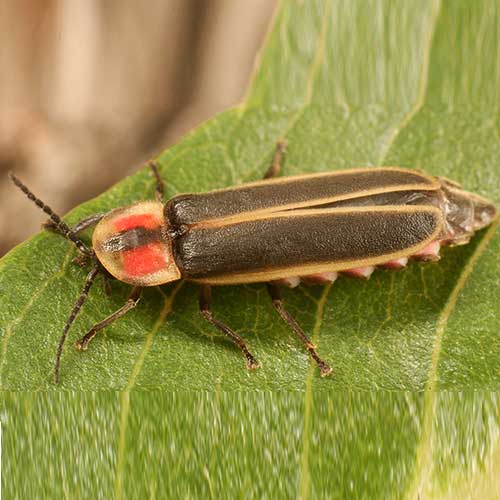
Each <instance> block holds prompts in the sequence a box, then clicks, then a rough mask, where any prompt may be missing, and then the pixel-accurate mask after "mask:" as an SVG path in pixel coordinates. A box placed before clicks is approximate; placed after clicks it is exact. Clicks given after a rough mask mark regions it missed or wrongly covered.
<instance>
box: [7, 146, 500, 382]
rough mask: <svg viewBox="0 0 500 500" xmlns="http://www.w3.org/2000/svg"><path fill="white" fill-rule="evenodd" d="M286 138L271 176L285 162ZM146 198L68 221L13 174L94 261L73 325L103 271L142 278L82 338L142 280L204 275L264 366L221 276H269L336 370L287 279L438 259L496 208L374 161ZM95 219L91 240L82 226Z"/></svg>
mask: <svg viewBox="0 0 500 500" xmlns="http://www.w3.org/2000/svg"><path fill="white" fill-rule="evenodd" d="M282 147H283V146H282V144H279V145H278V149H277V151H276V154H275V157H274V160H273V164H272V166H271V168H270V170H269V172H268V175H267V176H266V177H271V176H272V174H275V173H277V171H278V170H279V163H280V159H281V154H282ZM151 166H152V168H153V172H154V174H155V176H156V178H157V195H158V199H157V201H145V202H139V203H136V204H134V205H131V206H128V207H124V208H117V209H115V210H113V211H111V212H110V213H108V214H105V215H102V214H97V215H96V216H93V217H91V218H89V219H86V220H85V221H82V222H81V223H80V224H77V226H75V228H73V229H70V228H68V226H66V225H65V224H64V222H62V221H61V220H60V219H59V217H57V216H56V215H55V214H54V213H53V212H52V210H51V209H50V208H49V207H47V206H46V205H45V204H43V203H42V202H41V201H40V200H38V199H37V198H35V197H34V195H32V194H31V192H30V191H29V190H28V189H27V188H26V187H25V186H24V185H23V184H22V183H21V182H20V181H19V180H17V179H16V178H15V177H13V176H12V177H13V180H14V182H15V183H16V184H17V185H18V186H19V187H20V188H21V189H22V190H23V191H24V192H25V193H26V194H27V195H28V197H30V198H31V199H33V200H34V201H35V202H36V203H37V204H38V205H39V206H40V207H41V208H42V209H43V210H44V211H45V212H46V213H47V214H48V215H49V216H50V217H51V221H52V223H51V226H52V227H53V228H55V229H57V230H58V231H59V232H61V233H63V234H64V235H65V236H67V237H68V238H69V239H71V240H72V241H73V242H74V243H75V244H76V245H77V247H78V249H79V250H80V252H81V253H82V254H83V255H85V256H86V257H87V259H90V260H91V261H92V262H93V269H92V271H91V272H90V274H89V276H88V278H87V282H86V284H85V287H84V290H83V292H82V294H81V296H80V297H79V299H78V301H77V303H76V304H75V307H74V308H73V311H72V313H71V315H70V318H69V319H68V321H67V323H66V325H65V328H64V331H63V336H62V338H61V341H60V344H59V349H58V356H57V361H56V370H55V373H56V381H57V379H58V372H59V359H60V355H61V351H62V345H63V342H64V340H65V338H66V334H67V332H68V330H69V327H70V326H71V324H72V322H73V320H74V318H75V317H76V315H77V314H78V311H79V309H80V308H81V306H82V304H83V302H84V300H85V298H86V296H87V294H88V291H89V289H90V286H91V284H92V282H93V281H94V279H95V277H96V276H97V274H99V273H104V274H107V273H109V274H110V275H111V276H113V277H115V278H116V279H118V280H120V281H124V282H126V283H130V284H131V285H133V286H134V288H133V290H132V293H131V296H130V298H129V300H128V301H127V303H126V304H125V305H124V306H123V307H122V308H120V309H119V310H118V311H116V312H115V313H113V314H112V315H111V316H109V317H108V318H106V319H105V320H103V321H101V322H100V323H98V324H97V325H95V326H94V327H93V328H92V329H91V330H90V331H89V332H88V333H87V334H86V335H85V336H84V337H83V338H82V339H80V340H79V341H78V342H77V347H78V348H79V349H86V348H87V346H88V343H89V342H90V340H92V338H93V337H94V336H95V335H96V333H97V332H98V331H99V330H101V329H102V328H104V327H105V326H107V325H109V324H110V323H111V322H113V321H115V320H116V319H118V318H119V317H121V316H122V315H123V314H125V313H126V312H127V311H129V310H130V309H132V308H133V307H134V306H135V305H136V304H137V302H138V300H139V297H140V289H141V288H142V287H146V286H155V285H161V284H164V283H168V282H172V281H175V280H179V279H187V280H190V281H194V282H197V283H199V284H200V285H201V293H200V310H201V314H202V315H203V317H204V318H205V319H206V320H207V321H209V322H210V323H211V324H212V325H213V326H215V327H216V328H217V329H219V330H220V331H221V332H223V333H224V334H225V335H227V336H229V337H230V338H231V339H232V340H233V341H234V342H235V343H236V344H237V345H238V347H239V348H240V349H241V350H242V352H243V354H244V355H245V357H246V359H247V366H248V368H255V367H257V366H258V363H257V362H256V360H255V358H254V357H253V355H252V354H251V353H250V352H249V350H248V348H247V347H246V344H245V343H244V341H243V339H242V338H241V337H239V336H238V335H237V334H236V333H235V332H233V331H232V330H231V329H230V328H229V327H228V326H226V325H225V324H224V323H222V322H221V321H219V320H218V319H215V318H214V317H213V315H212V312H211V309H210V303H211V291H210V287H211V286H212V285H230V284H241V283H254V282H266V283H268V289H269V292H270V295H271V298H272V302H273V305H274V307H275V308H276V310H277V311H278V313H279V314H280V316H281V317H282V318H283V319H284V320H285V321H286V322H287V323H288V324H289V325H290V326H291V328H292V329H293V330H294V332H295V333H296V334H297V335H298V336H299V338H300V340H301V341H302V342H303V343H304V345H305V347H306V348H307V349H308V351H309V353H310V354H311V356H312V357H313V359H314V360H315V361H316V362H317V364H318V366H319V368H320V371H321V374H322V375H323V376H325V375H328V374H330V372H331V368H330V367H329V365H328V364H327V363H326V362H325V361H323V360H322V359H321V358H320V357H319V356H318V354H317V353H316V351H315V349H314V346H313V345H312V344H311V342H310V341H309V339H308V338H307V336H306V334H305V333H304V332H303V331H302V329H301V328H300V326H299V325H298V324H297V322H296V321H295V320H294V319H293V318H292V317H291V316H290V314H289V313H288V312H287V311H286V309H285V308H284V306H283V303H282V299H281V293H280V285H286V286H296V285H297V284H299V282H300V281H304V282H306V283H326V282H333V281H335V279H336V278H337V277H338V274H339V273H345V274H348V275H351V276H356V277H361V278H367V277H369V275H370V274H371V272H372V271H373V270H374V269H375V267H376V266H379V267H387V268H402V267H404V266H405V265H406V264H407V262H408V259H409V258H412V259H415V260H422V261H432V260H437V259H439V249H440V245H443V244H447V245H456V244H464V243H466V242H468V241H469V239H470V237H471V236H472V234H473V233H474V231H476V230H478V229H481V228H483V227H485V226H486V225H488V224H489V223H490V222H491V221H492V220H493V219H494V218H495V216H496V210H495V207H494V205H493V204H492V203H490V202H489V201H488V200H486V199H484V198H481V197H479V196H477V195H474V194H472V193H469V192H467V191H465V190H463V189H462V188H461V187H460V186H459V185H458V184H456V183H454V182H452V181H449V180H447V179H444V178H438V177H433V176H430V175H427V174H424V173H421V172H418V171H415V170H409V169H404V168H395V167H377V168H364V169H353V170H344V171H334V172H329V173H322V174H313V175H302V176H296V177H283V178H273V179H270V178H265V179H264V180H262V181H259V182H254V183H251V184H245V185H242V186H237V187H232V188H228V189H222V190H217V191H211V192H208V193H198V194H181V195H178V196H175V197H174V198H172V199H170V200H168V201H167V202H166V203H165V204H164V203H163V201H162V200H161V198H162V193H163V184H162V182H161V180H160V177H159V174H158V170H157V169H156V167H155V165H154V164H152V165H151ZM96 222H97V226H96V228H95V230H94V233H93V237H92V247H93V248H92V250H91V249H89V248H88V247H86V246H85V244H84V243H83V242H82V241H81V240H79V239H78V238H77V236H76V235H77V233H78V232H79V231H81V230H82V229H85V228H86V227H88V226H89V225H91V224H94V223H96Z"/></svg>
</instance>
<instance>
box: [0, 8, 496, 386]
mask: <svg viewBox="0 0 500 500" xmlns="http://www.w3.org/2000/svg"><path fill="white" fill-rule="evenodd" d="M498 9H499V7H498V3H495V2H484V3H483V4H482V7H481V8H476V6H475V3H473V2H468V1H460V2H458V1H457V2H444V3H441V2H438V1H427V2H424V1H421V2H390V1H386V2H380V1H359V2H321V1H319V0H318V1H308V2H299V1H297V2H294V1H290V2H283V4H282V5H281V7H280V9H279V12H278V14H277V16H276V19H275V21H274V26H273V29H272V30H271V32H270V34H269V36H268V39H267V41H266V44H265V48H264V50H263V52H262V56H261V61H260V64H259V67H258V70H257V72H256V74H255V76H254V79H253V83H252V85H251V87H250V89H249V91H248V94H247V97H246V98H245V100H244V101H243V103H242V104H241V105H240V106H239V107H237V108H235V109H232V110H229V111H227V112H225V113H222V114H221V115H219V116H217V117H215V118H214V119H212V120H210V121H208V122H206V123H205V124H203V125H202V126H200V127H199V128H198V129H196V130H195V131H193V132H192V133H191V134H189V135H188V136H187V137H185V138H184V139H183V140H182V141H181V142H180V143H179V144H177V145H176V146H174V147H173V148H171V149H169V150H167V151H165V152H164V153H162V154H161V155H160V156H159V158H158V161H159V164H160V167H161V173H162V176H163V177H164V178H165V180H166V182H167V194H168V196H169V197H171V196H173V195H174V194H176V193H180V192H189V191H204V190H209V189H214V188H221V187H225V186H230V185H234V184H240V183H242V182H246V181H252V180H257V179H259V178H261V177H262V175H263V174H264V172H265V171H266V169H267V166H268V164H269V162H270V160H271V157H272V153H273V149H274V146H275V143H276V141H277V140H279V139H282V138H284V139H285V140H286V141H287V143H288V152H287V157H286V161H285V164H284V167H283V171H282V175H292V174H298V173H304V172H319V171H329V170H332V169H342V168H346V167H353V166H371V165H400V166H406V167H412V168H418V169H422V170H425V171H427V172H429V173H431V174H434V175H443V176H446V177H449V178H451V179H453V180H456V181H458V182H459V183H461V184H462V185H463V186H464V187H466V188H467V189H468V190H471V191H474V192H477V193H479V194H482V195H484V196H487V197H489V198H490V199H492V200H493V201H495V202H496V203H497V204H498V203H499V202H500V166H499V165H500V141H499V138H500V132H499V130H500V120H499V114H498V104H499V97H500V90H499V89H500V77H499V75H500V64H499V60H500V56H499V53H500V49H499V43H500V36H499V25H500V21H499V12H498ZM153 194H154V182H153V178H152V176H151V175H150V172H149V171H148V169H146V168H143V169H140V170H139V171H138V172H137V174H135V175H133V176H132V177H129V178H127V179H124V180H123V181H122V182H120V183H119V184H117V185H116V186H114V187H113V188H112V189H110V190H109V191H107V192H106V193H104V194H103V195H101V196H99V197H98V198H96V199H94V200H91V201H89V202H88V203H85V204H83V205H81V206H79V207H77V208H76V209H75V210H73V211H72V212H71V213H70V214H68V216H67V217H66V220H67V221H68V223H70V224H73V223H75V222H76V221H78V220H80V219H81V218H82V217H84V216H87V215H90V214H93V213H96V212H102V211H107V210H110V209H112V208H115V207H118V206H121V205H126V204H129V203H133V202H135V201H139V200H144V199H149V198H152V197H153ZM47 201H49V202H50V200H47ZM26 209H27V210H28V209H31V207H29V206H28V205H27V208H26ZM33 210H35V208H33ZM74 256H75V251H74V249H73V248H72V247H71V246H70V245H69V244H68V243H67V242H66V241H65V240H63V239H62V238H60V237H58V236H57V235H55V234H51V233H49V232H47V231H44V232H42V233H40V234H38V235H37V236H35V237H34V238H32V239H31V240H29V241H27V242H25V243H24V244H22V245H20V246H19V247H17V248H16V249H14V250H13V251H12V252H10V253H9V254H8V255H7V256H5V257H4V258H3V259H2V261H1V262H0V335H1V340H0V356H1V359H0V387H1V388H2V389H14V390H27V389H30V390H31V389H54V385H53V384H52V369H53V364H54V357H55V351H56V346H57V342H58V339H59V336H60V334H61V331H62V328H63V325H64V323H65V321H66V318H67V317H68V315H69V312H70V310H71V308H72V305H73V303H74V301H75V299H76V297H77V296H78V294H79V291H80V289H81V287H82V285H83V280H84V278H85V276H86V271H85V270H83V269H81V268H78V267H77V266H74V265H72V263H71V261H72V258H73V257H74ZM499 276H500V236H499V233H498V231H497V225H496V224H494V225H493V226H491V227H490V228H489V229H487V230H485V231H482V232H481V233H479V234H478V235H477V236H476V237H475V238H474V239H473V241H472V243H471V244H469V245H467V246H464V247H460V248H454V249H447V250H445V251H444V252H443V259H442V260H441V261H440V262H439V263H436V264H430V265H426V266H421V265H417V264H412V265H410V266H409V269H408V270H406V271H404V272H400V273H394V272H383V271H378V272H376V273H375V274H374V275H373V276H372V278H371V279H370V280H369V281H368V282H359V281H355V280H350V279H347V278H343V279H340V280H339V281H338V282H336V283H335V284H334V286H332V287H311V288H307V287H300V288H299V289H296V290H291V291H287V292H285V299H286V304H287V307H288V308H289V310H290V312H291V313H292V314H293V315H295V317H296V318H297V320H298V322H299V323H300V324H301V325H302V326H303V328H304V330H305V331H306V332H309V333H310V334H311V335H312V338H313V341H314V342H315V343H316V344H317V345H318V350H319V352H320V354H321V355H322V356H323V357H324V358H325V359H327V360H328V361H329V362H330V364H331V365H332V367H333V369H334V373H335V375H334V376H333V377H331V378H328V379H321V378H320V377H319V375H318V372H317V370H316V369H315V367H314V365H312V364H311V362H310V360H309V358H308V356H307V354H306V353H305V352H304V350H303V349H302V346H301V345H300V344H299V342H298V341H297V339H295V338H294V336H293V333H292V332H291V331H289V329H288V328H287V326H286V325H285V324H283V323H282V322H281V321H280V319H279V318H278V316H277V315H276V313H275V311H274V310H273V308H272V306H271V304H270V300H269V298H268V297H267V292H266V289H265V286H264V285H252V286H237V287H221V288H220V289H215V290H214V293H213V297H214V311H215V315H216V317H218V318H219V319H221V320H223V321H224V322H226V323H227V324H228V325H230V326H231V327H232V328H234V329H235V330H236V331H237V332H238V333H240V334H241V335H242V336H243V337H244V338H245V340H246V341H247V343H248V345H249V347H250V348H251V350H252V352H253V353H254V354H255V356H256V357H257V358H258V359H259V361H260V362H261V364H262V368H261V369H260V370H258V371H256V372H254V373H249V372H247V371H246V370H245V368H244V361H243V359H242V357H241V355H240V353H239V352H238V351H237V349H235V348H234V347H233V346H232V345H231V344H230V343H229V342H228V341H227V340H226V339H224V338H222V337H221V336H220V335H219V334H218V333H217V332H215V331H214V330H213V329H212V328H211V327H210V326H209V325H208V324H206V323H204V321H203V320H202V319H201V318H200V315H199V313H198V306H197V290H196V287H195V286H193V285H192V284H189V283H181V284H171V285H166V286H163V287H161V288H157V287H156V288H151V289H148V290H146V291H145V293H144V296H143V298H142V300H141V302H140V305H139V307H137V308H136V309H135V310H134V311H133V312H130V313H129V314H128V315H127V316H126V317H124V318H122V319H121V320H120V321H119V322H117V323H115V324H113V325H112V326H111V327H109V328H107V329H106V330H104V331H103V332H102V333H100V334H99V335H98V337H97V338H96V339H95V340H94V341H93V343H92V344H91V346H90V348H89V350H88V351H87V352H85V353H79V352H76V351H75V350H74V349H73V348H72V345H71V344H72V342H74V341H75V340H76V339H77V338H79V337H80V336H81V335H83V334H84V333H85V332H86V331H87V330H88V329H89V328H90V327H91V326H92V325H93V324H94V323H95V322H97V321H100V320H102V319H103V318H104V317H106V316H107V315H108V314H110V313H111V312H112V311H114V310H115V309H117V308H118V307H120V306H121V305H122V304H123V303H124V301H125V300H126V297H127V293H128V289H129V288H128V287H126V286H125V285H123V284H120V283H117V282H115V283H113V290H114V294H113V296H112V297H107V296H106V295H105V294H104V292H103V290H102V287H101V286H100V284H99V283H97V284H96V285H95V286H94V288H93V289H92V292H91V295H90V298H89V300H88V302H87V303H86V304H85V306H84V309H83V311H82V313H81V314H80V315H79V317H78V319H77V321H76V323H75V325H74V327H73V328H72V329H71V331H70V341H69V342H68V344H67V347H66V349H65V352H64V355H63V358H62V383H61V385H60V387H59V389H88V390H98V389H126V390H127V391H128V390H131V389H136V388H137V389H144V390H147V389H154V388H163V389H168V390H170V389H172V390H174V389H179V390H184V389H206V390H213V389H224V390H237V389H245V390H247V389H248V390H256V389H259V390H265V389H271V390H276V389H291V390H305V391H306V394H308V393H310V392H311V391H312V390H313V389H314V390H323V389H332V388H335V389H345V388H356V389H379V388H384V389H392V390H394V389H406V390H422V389H424V388H425V387H428V388H434V387H437V388H446V389H470V388H473V389H494V388H498V382H499V380H500V337H499V336H498V331H499V329H500V319H499V318H500V314H499V305H498V304H499V302H498V297H499V296H500V279H499Z"/></svg>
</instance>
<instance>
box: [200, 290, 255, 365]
mask: <svg viewBox="0 0 500 500" xmlns="http://www.w3.org/2000/svg"><path fill="white" fill-rule="evenodd" d="M211 304H212V293H211V290H210V286H209V285H201V288H200V313H201V315H202V316H203V318H205V319H206V320H207V321H208V322H209V323H210V324H211V325H213V326H215V328H217V330H219V331H220V332H222V333H223V334H225V335H227V336H228V337H229V338H230V339H231V340H232V341H233V342H234V343H235V344H236V345H237V346H238V347H239V348H240V349H241V352H242V353H243V354H244V356H245V358H246V359H247V368H248V369H249V370H254V369H255V368H258V367H259V363H258V362H257V361H256V359H255V358H254V357H253V356H252V354H251V353H250V351H249V350H248V348H247V346H246V344H245V341H244V340H243V339H242V338H241V337H240V336H239V335H237V334H236V333H234V332H233V331H232V330H231V328H229V327H228V326H227V325H225V324H224V323H222V322H221V321H219V320H217V319H215V318H214V317H213V314H212V310H211Z"/></svg>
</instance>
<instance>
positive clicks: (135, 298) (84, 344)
mask: <svg viewBox="0 0 500 500" xmlns="http://www.w3.org/2000/svg"><path fill="white" fill-rule="evenodd" d="M141 291H142V288H140V287H137V286H136V287H134V288H133V289H132V292H131V293H130V297H129V298H128V300H127V302H125V304H124V305H123V306H122V307H120V309H118V310H117V311H115V312H114V313H113V314H110V315H109V316H108V317H107V318H105V319H103V320H102V321H100V322H99V323H97V324H96V325H94V326H93V327H92V328H91V329H90V330H89V331H88V332H87V333H86V334H85V335H84V336H83V337H82V338H81V339H80V340H78V341H77V342H76V348H77V350H79V351H86V350H87V348H88V346H89V343H90V342H91V340H92V339H93V338H94V337H95V336H96V335H97V332H99V331H100V330H102V329H103V328H104V327H106V326H108V325H110V324H111V323H113V322H114V321H116V320H117V319H119V318H121V317H122V316H123V315H124V314H126V313H127V312H128V311H130V309H133V308H134V307H135V306H136V305H137V303H138V302H139V299H140V298H141Z"/></svg>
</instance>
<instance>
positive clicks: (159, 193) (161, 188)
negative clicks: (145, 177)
mask: <svg viewBox="0 0 500 500" xmlns="http://www.w3.org/2000/svg"><path fill="white" fill-rule="evenodd" d="M149 166H150V167H151V170H152V171H153V175H154V176H155V179H156V199H157V200H158V201H161V202H162V203H163V195H164V193H165V184H164V182H163V179H162V178H161V176H160V171H159V169H158V165H157V164H156V163H155V162H154V161H151V162H149Z"/></svg>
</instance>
